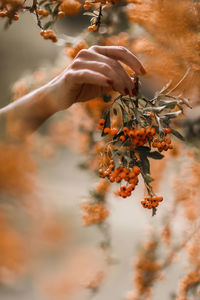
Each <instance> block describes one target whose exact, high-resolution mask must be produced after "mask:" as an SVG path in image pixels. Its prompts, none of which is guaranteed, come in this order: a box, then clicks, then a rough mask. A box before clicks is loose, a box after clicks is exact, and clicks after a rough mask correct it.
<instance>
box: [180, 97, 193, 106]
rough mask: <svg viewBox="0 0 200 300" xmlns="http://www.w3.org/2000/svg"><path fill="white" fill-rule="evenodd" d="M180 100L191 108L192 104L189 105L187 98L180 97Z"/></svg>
mask: <svg viewBox="0 0 200 300" xmlns="http://www.w3.org/2000/svg"><path fill="white" fill-rule="evenodd" d="M181 102H183V103H184V104H185V105H187V106H188V107H189V108H192V106H191V105H190V102H189V100H188V99H187V98H181Z"/></svg>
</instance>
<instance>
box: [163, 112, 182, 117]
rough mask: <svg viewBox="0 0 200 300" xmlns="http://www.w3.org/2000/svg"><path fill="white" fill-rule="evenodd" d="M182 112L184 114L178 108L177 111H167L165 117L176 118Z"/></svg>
mask: <svg viewBox="0 0 200 300" xmlns="http://www.w3.org/2000/svg"><path fill="white" fill-rule="evenodd" d="M180 114H182V111H181V110H178V111H176V112H171V113H167V114H165V115H164V116H163V117H165V118H168V119H175V118H177V117H178V116H179V115H180Z"/></svg>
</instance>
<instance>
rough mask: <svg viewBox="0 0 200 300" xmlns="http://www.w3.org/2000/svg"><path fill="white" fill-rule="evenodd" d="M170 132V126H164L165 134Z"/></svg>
mask: <svg viewBox="0 0 200 300" xmlns="http://www.w3.org/2000/svg"><path fill="white" fill-rule="evenodd" d="M171 132H172V130H171V128H164V133H165V134H168V133H171Z"/></svg>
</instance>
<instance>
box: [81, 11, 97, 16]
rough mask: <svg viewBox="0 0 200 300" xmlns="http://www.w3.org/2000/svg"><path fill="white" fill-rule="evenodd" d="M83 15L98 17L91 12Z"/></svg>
mask: <svg viewBox="0 0 200 300" xmlns="http://www.w3.org/2000/svg"><path fill="white" fill-rule="evenodd" d="M83 15H84V16H91V17H96V15H95V14H94V13H93V12H89V11H87V12H85V13H83Z"/></svg>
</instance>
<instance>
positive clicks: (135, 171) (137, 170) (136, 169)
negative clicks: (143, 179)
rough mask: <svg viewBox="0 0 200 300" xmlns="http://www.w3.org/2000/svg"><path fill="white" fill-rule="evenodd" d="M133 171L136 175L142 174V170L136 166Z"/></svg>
mask: <svg viewBox="0 0 200 300" xmlns="http://www.w3.org/2000/svg"><path fill="white" fill-rule="evenodd" d="M132 171H133V172H134V173H135V174H136V175H139V174H140V168H139V167H138V166H134V167H133V169H132Z"/></svg>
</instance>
